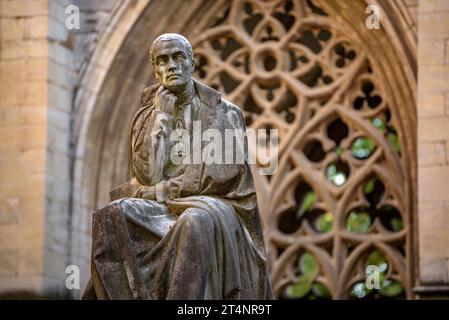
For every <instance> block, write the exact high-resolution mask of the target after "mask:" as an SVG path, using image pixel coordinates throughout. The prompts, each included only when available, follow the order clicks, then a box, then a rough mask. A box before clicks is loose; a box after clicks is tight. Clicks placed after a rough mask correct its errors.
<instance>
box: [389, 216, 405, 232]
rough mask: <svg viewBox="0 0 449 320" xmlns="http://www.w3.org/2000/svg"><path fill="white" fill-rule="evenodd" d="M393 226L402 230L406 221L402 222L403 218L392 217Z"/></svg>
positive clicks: (396, 229) (397, 229)
mask: <svg viewBox="0 0 449 320" xmlns="http://www.w3.org/2000/svg"><path fill="white" fill-rule="evenodd" d="M391 226H392V227H393V229H394V230H395V231H400V230H402V229H404V223H403V222H402V219H400V218H393V219H391Z"/></svg>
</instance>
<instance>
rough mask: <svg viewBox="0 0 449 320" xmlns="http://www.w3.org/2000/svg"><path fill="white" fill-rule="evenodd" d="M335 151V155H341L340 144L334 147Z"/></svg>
mask: <svg viewBox="0 0 449 320" xmlns="http://www.w3.org/2000/svg"><path fill="white" fill-rule="evenodd" d="M335 153H336V154H337V156H338V157H339V156H341V155H342V153H343V149H342V148H341V147H340V146H338V147H336V148H335Z"/></svg>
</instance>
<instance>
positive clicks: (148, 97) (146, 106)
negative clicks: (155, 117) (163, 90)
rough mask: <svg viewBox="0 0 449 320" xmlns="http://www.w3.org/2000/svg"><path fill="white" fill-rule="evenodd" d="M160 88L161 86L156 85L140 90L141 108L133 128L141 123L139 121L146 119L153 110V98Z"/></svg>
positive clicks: (136, 115) (135, 116)
mask: <svg viewBox="0 0 449 320" xmlns="http://www.w3.org/2000/svg"><path fill="white" fill-rule="evenodd" d="M158 88H159V84H156V85H152V86H150V87H146V88H145V89H142V90H140V108H139V109H138V110H137V112H136V113H135V115H134V119H133V126H135V124H136V123H138V122H141V121H139V120H142V119H146V118H147V117H148V116H149V114H150V113H151V111H152V110H153V108H152V107H153V97H154V94H155V93H156V91H157V89H158Z"/></svg>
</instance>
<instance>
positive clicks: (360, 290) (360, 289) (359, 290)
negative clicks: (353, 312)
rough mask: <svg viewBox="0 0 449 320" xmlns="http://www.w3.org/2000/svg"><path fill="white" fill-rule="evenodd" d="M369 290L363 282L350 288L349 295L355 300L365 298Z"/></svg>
mask: <svg viewBox="0 0 449 320" xmlns="http://www.w3.org/2000/svg"><path fill="white" fill-rule="evenodd" d="M370 292H371V289H368V288H367V287H366V285H365V284H364V283H363V282H359V283H356V284H355V285H354V287H353V288H352V291H351V295H352V296H353V297H355V298H358V299H362V298H365V297H366V296H367V295H368V294H369V293H370Z"/></svg>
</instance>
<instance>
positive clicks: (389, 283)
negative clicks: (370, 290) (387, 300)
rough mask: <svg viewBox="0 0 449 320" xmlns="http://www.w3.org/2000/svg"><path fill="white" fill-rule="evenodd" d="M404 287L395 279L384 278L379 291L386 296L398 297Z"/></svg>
mask: <svg viewBox="0 0 449 320" xmlns="http://www.w3.org/2000/svg"><path fill="white" fill-rule="evenodd" d="M403 290H404V288H403V287H402V285H401V284H400V283H399V282H397V281H393V280H384V281H383V282H382V284H381V286H380V289H379V292H380V294H381V295H383V296H386V297H396V296H397V295H399V294H401V293H402V291H403Z"/></svg>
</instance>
